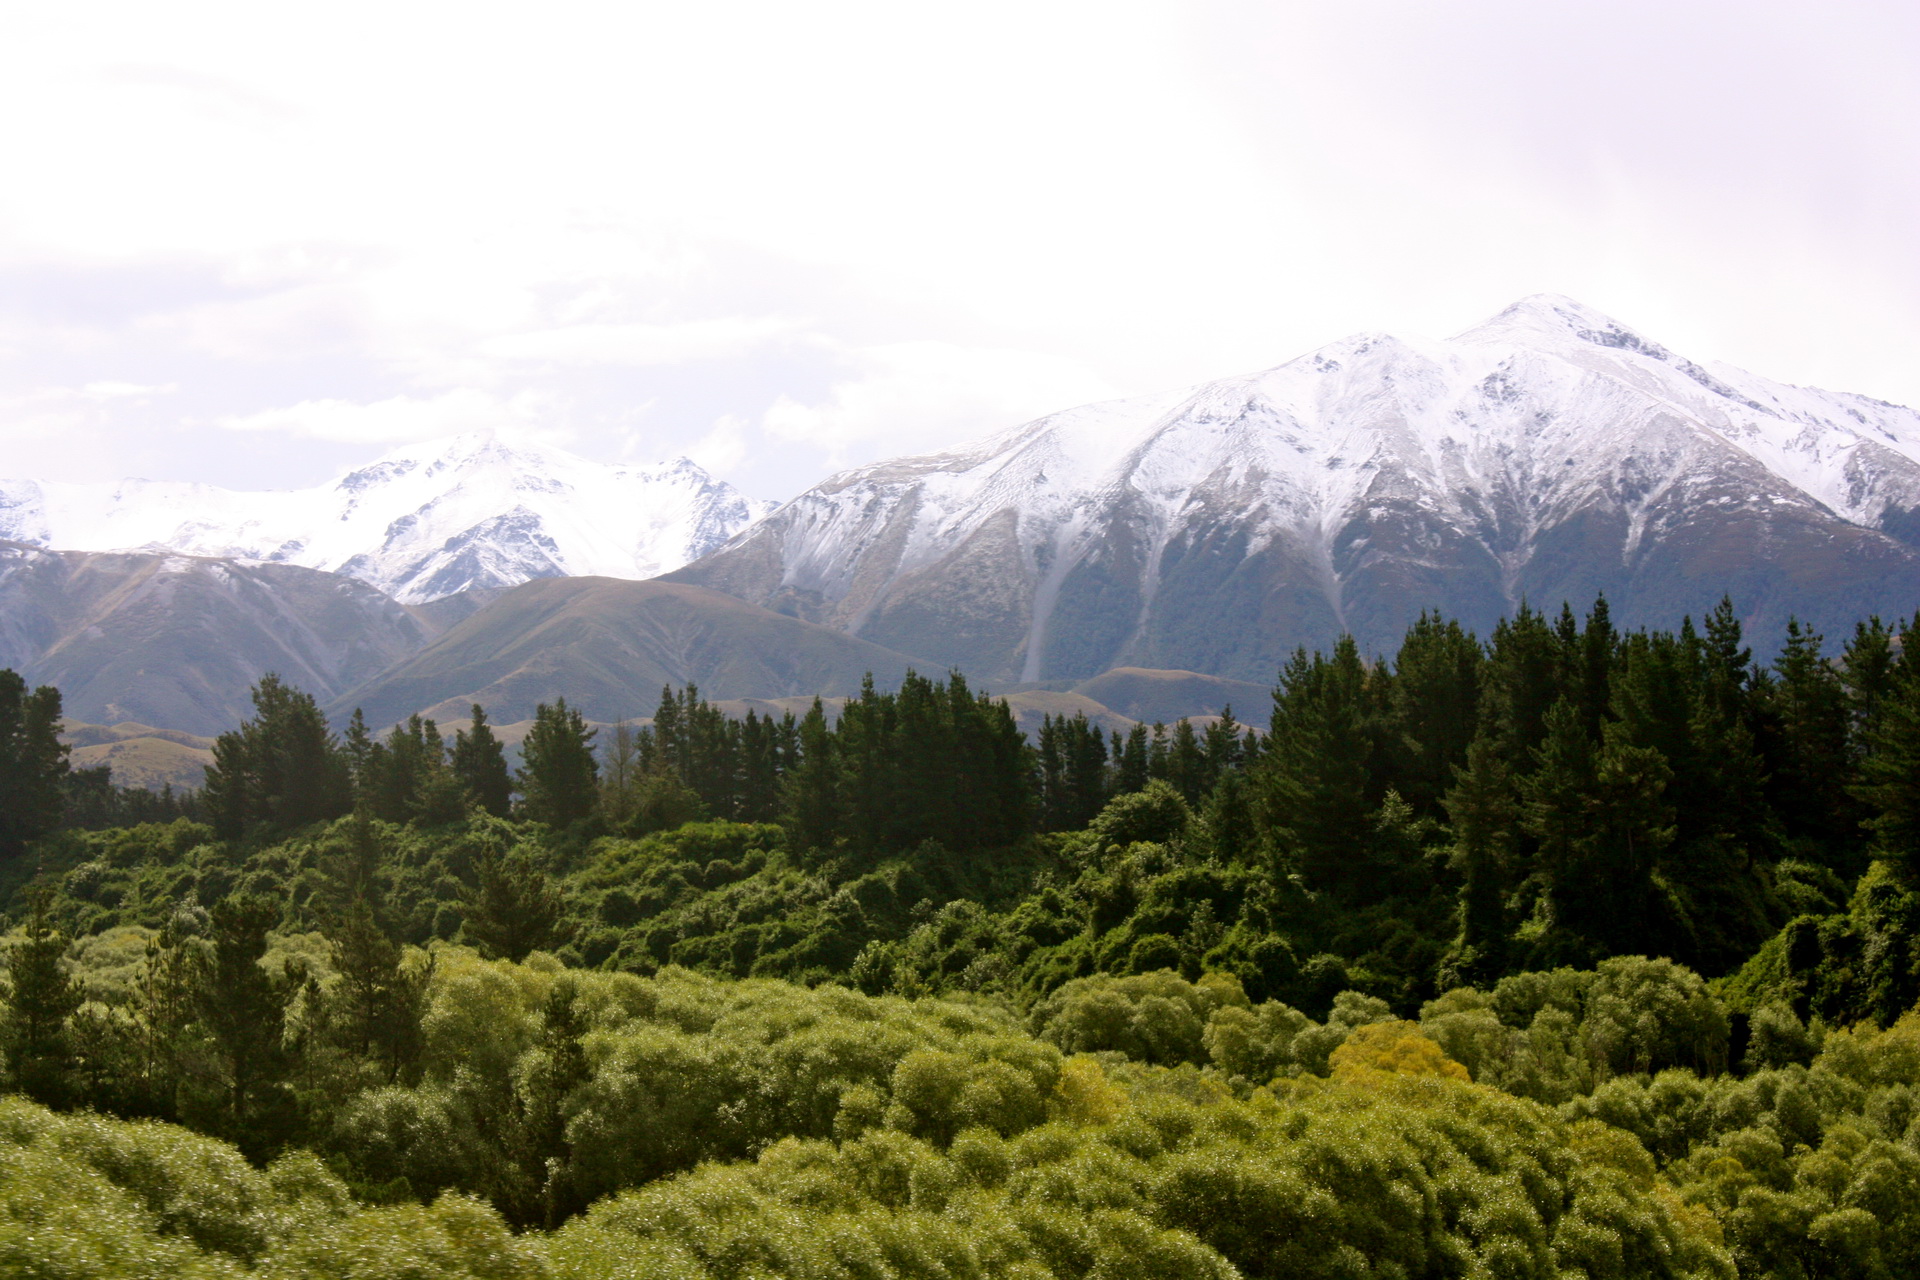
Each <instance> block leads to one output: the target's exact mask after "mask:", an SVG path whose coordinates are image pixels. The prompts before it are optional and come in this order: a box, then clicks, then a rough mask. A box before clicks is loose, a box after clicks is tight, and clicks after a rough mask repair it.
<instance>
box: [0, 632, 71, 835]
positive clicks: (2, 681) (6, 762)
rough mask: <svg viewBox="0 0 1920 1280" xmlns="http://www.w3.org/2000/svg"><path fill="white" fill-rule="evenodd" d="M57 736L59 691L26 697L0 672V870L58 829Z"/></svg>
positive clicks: (15, 677)
mask: <svg viewBox="0 0 1920 1280" xmlns="http://www.w3.org/2000/svg"><path fill="white" fill-rule="evenodd" d="M59 735H60V691H59V690H58V689H56V688H54V687H53V686H51V685H41V686H40V687H39V688H38V689H35V690H33V691H32V692H31V693H29V692H28V691H27V684H26V681H24V680H22V679H21V678H20V676H19V674H18V673H17V672H15V671H13V670H11V669H6V670H0V864H3V863H4V862H6V861H7V860H9V859H12V858H17V857H18V856H19V855H20V854H21V852H22V851H23V850H25V848H26V847H27V845H29V844H31V843H32V842H33V841H35V840H38V839H39V838H40V837H41V836H43V835H45V834H47V833H48V832H50V831H52V830H53V829H54V828H55V827H56V826H58V825H59V823H60V815H61V810H62V808H63V806H64V803H65V800H64V793H63V789H62V784H63V782H64V781H65V778H66V776H67V772H68V766H67V748H66V746H65V745H64V744H63V743H62V742H61V741H60V736H59Z"/></svg>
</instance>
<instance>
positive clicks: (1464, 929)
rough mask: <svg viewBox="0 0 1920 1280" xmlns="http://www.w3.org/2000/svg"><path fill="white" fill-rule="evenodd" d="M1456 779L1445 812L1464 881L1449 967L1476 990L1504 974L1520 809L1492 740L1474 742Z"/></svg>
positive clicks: (1455, 861)
mask: <svg viewBox="0 0 1920 1280" xmlns="http://www.w3.org/2000/svg"><path fill="white" fill-rule="evenodd" d="M1455 777H1456V779H1457V781H1456V782H1455V784H1454V787H1453V789H1452V790H1451V791H1449V792H1447V797H1446V809H1447V820H1448V822H1449V823H1450V824H1451V827H1452V830H1453V849H1452V854H1451V857H1450V858H1449V862H1450V864H1451V866H1452V867H1453V870H1454V872H1455V873H1456V874H1457V875H1459V877H1460V899H1459V909H1458V910H1459V921H1460V924H1459V933H1458V935H1456V937H1455V939H1454V944H1453V950H1452V952H1451V954H1450V955H1449V957H1448V960H1447V965H1448V968H1449V969H1451V971H1452V973H1453V975H1454V977H1453V981H1455V982H1457V983H1460V984H1472V983H1478V982H1483V981H1485V980H1487V979H1488V978H1490V977H1497V976H1499V975H1500V974H1501V973H1503V972H1504V971H1505V968H1506V946H1507V933H1508V922H1507V907H1506V902H1507V892H1508V890H1509V887H1510V885H1511V878H1512V874H1513V864H1514V858H1515V854H1516V849H1515V839H1514V838H1515V836H1516V834H1517V827H1518V820H1519V808H1518V802H1517V797H1516V796H1515V795H1514V791H1513V779H1512V776H1511V775H1510V774H1509V773H1508V771H1507V766H1506V763H1505V762H1504V761H1503V760H1501V759H1500V753H1499V752H1498V751H1497V750H1496V749H1495V748H1494V744H1493V739H1491V738H1488V737H1479V738H1475V739H1474V740H1473V743H1472V745H1470V746H1469V747H1468V748H1467V759H1466V763H1465V764H1464V765H1463V766H1460V767H1457V768H1456V769H1455Z"/></svg>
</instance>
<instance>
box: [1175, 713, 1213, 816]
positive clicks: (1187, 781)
mask: <svg viewBox="0 0 1920 1280" xmlns="http://www.w3.org/2000/svg"><path fill="white" fill-rule="evenodd" d="M1165 776H1166V779H1167V781H1168V782H1170V783H1172V784H1173V789H1174V790H1175V791H1178V792H1179V793H1180V796H1181V798H1182V799H1183V800H1185V801H1186V802H1187V803H1188V804H1190V805H1198V804H1199V803H1201V801H1203V800H1205V799H1206V797H1207V793H1208V792H1209V791H1211V790H1212V789H1213V780H1214V775H1213V771H1212V770H1211V769H1209V768H1208V767H1207V751H1206V748H1205V747H1203V746H1201V744H1200V735H1199V734H1197V733H1195V732H1194V731H1193V722H1192V721H1190V720H1186V719H1184V718H1183V719H1181V720H1180V721H1179V722H1178V723H1176V724H1175V725H1174V726H1173V737H1172V740H1171V741H1170V742H1169V743H1168V744H1167V763H1166V771H1165Z"/></svg>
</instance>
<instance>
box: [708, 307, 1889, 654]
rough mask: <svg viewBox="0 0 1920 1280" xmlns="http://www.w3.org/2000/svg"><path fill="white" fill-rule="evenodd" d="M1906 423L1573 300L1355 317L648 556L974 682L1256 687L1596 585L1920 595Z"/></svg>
mask: <svg viewBox="0 0 1920 1280" xmlns="http://www.w3.org/2000/svg"><path fill="white" fill-rule="evenodd" d="M1916 546H1920V414H1916V413H1915V412H1914V411H1913V410H1911V409H1905V408H1901V407H1899V406H1895V405H1889V404H1884V403H1882V402H1879V401H1876V400H1872V399H1869V398H1867V397H1864V396H1856V395H1849V394H1845V393H1836V392H1827V391H1820V390H1814V389H1810V388H1803V387H1795V386H1788V385H1784V384H1781V383H1775V382H1770V381H1768V380H1766V379H1764V378H1760V377H1757V376H1755V375H1752V374H1749V373H1745V372H1743V371H1741V370H1738V369H1733V368H1728V367H1725V366H1720V365H1708V366H1702V365H1699V364H1695V363H1693V362H1691V361H1688V360H1686V359H1684V358H1682V357H1680V356H1678V355H1676V354H1674V353H1673V352H1670V351H1668V350H1667V349H1666V348H1664V347H1662V346H1660V345H1659V344H1657V343H1654V342H1652V341H1651V340H1649V339H1647V338H1644V337H1642V336H1640V335H1638V334H1636V333H1634V332H1632V331H1631V330H1629V329H1627V328H1626V327H1624V326H1622V325H1620V324H1618V323H1617V322H1615V321H1613V320H1611V319H1609V318H1608V317H1606V316H1603V315H1600V314H1599V313H1597V312H1595V311H1592V310H1590V309H1588V308H1585V307H1583V306H1581V305H1580V304H1578V303H1576V302H1573V301H1571V300H1569V299H1565V298H1559V297H1552V296H1538V297H1532V298H1527V299H1524V300H1523V301H1521V302H1519V303H1517V304H1515V305H1514V306H1513V307H1511V308H1509V309H1508V310H1506V311H1505V312H1503V313H1501V314H1500V315H1499V316H1496V317H1495V318H1493V319H1492V320H1490V321H1488V322H1487V323H1485V324H1482V325H1480V326H1478V327H1476V328H1474V329H1471V330H1469V331H1468V332H1466V333H1463V334H1461V335H1459V336H1457V337H1456V338H1453V339H1451V340H1449V341H1445V342H1430V341H1411V340H1407V339H1402V338H1396V337H1392V336H1389V335H1385V334H1363V335H1358V336H1355V337H1350V338H1347V339H1344V340H1342V341H1339V342H1335V343H1332V344H1330V345H1329V346H1326V347H1323V348H1321V349H1320V350H1318V351H1314V352H1311V353H1309V354H1307V355H1305V356H1302V357H1300V358H1299V359H1296V360H1293V361H1290V362H1289V363H1287V364H1284V365H1281V366H1280V367H1278V368H1275V369H1270V370H1267V371H1265V372H1262V373H1256V374H1252V375H1248V376H1245V377H1238V378H1229V379H1225V380H1222V381H1219V382H1213V383H1208V384H1205V385H1203V386H1199V387H1195V388H1189V389H1187V390H1183V391H1178V392H1173V393H1169V394H1166V395H1160V396H1150V397H1144V398H1141V399H1134V400H1124V401H1117V402H1112V403H1107V404H1097V405H1090V406H1086V407H1084V408H1079V409H1072V410H1068V411H1066V412H1064V413H1058V414H1054V415H1052V416H1050V417H1046V418H1042V419H1040V420H1039V421H1036V422H1032V423H1029V424H1027V425H1025V426H1022V427H1019V428H1017V429H1015V430H1013V431H1010V432H1006V433H1004V434H1001V435H998V436H995V437H992V438H990V439H987V440H984V441H981V442H979V443H976V444H973V445H970V446H967V447H964V448H961V449H957V450H954V451H952V452H948V453H942V454H935V455H928V456H922V457H909V458H899V459H894V460H891V461H887V462H882V463H877V464H874V465H871V466H866V467H861V468H857V469H855V470H851V471H847V472H843V473H841V474H839V475H836V476H834V477H832V478H831V479H829V480H827V481H825V482H824V483H822V484H820V485H818V486H816V487H815V488H814V489H812V490H809V491H808V492H807V493H805V494H803V495H801V496H800V497H799V498H797V499H795V500H794V501H792V502H790V503H788V504H787V505H786V506H785V507H783V508H782V509H781V510H780V511H779V512H777V513H776V514H774V515H773V516H771V517H769V518H768V519H767V520H765V521H763V522H762V523H760V524H759V525H756V526H755V527H754V528H752V529H750V530H748V531H747V532H746V533H744V534H742V535H740V536H739V537H737V538H736V539H735V540H734V541H733V542H732V543H730V544H729V545H728V546H727V547H726V548H723V549H722V550H720V551H718V552H716V553H715V554H713V555H712V556H709V557H708V558H706V559H704V560H701V561H699V562H696V563H695V564H692V565H690V566H689V567H688V568H686V569H684V570H681V571H679V572H678V573H676V574H674V575H673V576H674V577H675V578H678V579H680V580H684V581H690V582H696V583H700V584H703V585H706V586H710V587H715V588H717V589H720V590H723V591H728V592H730V593H732V594H735V595H738V596H741V597H743V598H745V599H748V600H753V601H755V602H758V603H763V604H767V605H769V606H770V607H773V608H776V609H780V610H782V611H785V612H788V613H793V614H797V615H799V616H802V617H806V618H809V619H811V620H815V621H822V622H828V623H830V624H832V625H836V626H839V627H842V628H844V629H846V630H848V631H851V632H853V633H855V634H857V635H860V636H861V637H862V638H864V639H868V640H871V641H874V642H875V643H879V644H884V645H888V646H890V647H892V648H895V649H899V650H902V651H905V652H909V653H919V654H925V655H928V656H930V657H933V658H936V659H938V660H941V661H946V662H953V663H956V664H959V665H962V666H964V667H966V669H968V670H969V671H972V672H976V673H979V674H981V675H991V676H994V677H995V678H1000V679H1008V678H1016V679H1023V680H1039V679H1053V678H1062V677H1072V676H1082V675H1088V674H1092V673H1094V672H1097V671H1100V670H1104V669H1106V668H1108V667H1112V666H1118V665H1136V666H1142V667H1156V668H1187V669H1192V670H1197V671H1206V672H1212V673H1214V674H1218V675H1229V676H1237V677H1241V678H1246V679H1270V678H1271V677H1272V675H1273V672H1274V669H1275V667H1276V665H1277V664H1278V663H1279V662H1280V661H1282V660H1284V657H1285V655H1286V654H1287V653H1288V652H1290V651H1291V649H1292V648H1293V646H1295V645H1297V644H1308V645H1314V644H1324V643H1327V642H1328V641H1329V640H1331V639H1332V638H1333V637H1334V636H1335V635H1337V634H1338V633H1339V632H1340V631H1342V630H1346V631H1351V632H1353V633H1354V634H1355V635H1357V636H1358V637H1359V638H1360V639H1361V641H1362V642H1363V644H1366V645H1368V646H1369V647H1372V648H1375V649H1384V648H1390V647H1391V645H1392V644H1393V643H1394V642H1395V641H1396V640H1397V639H1398V636H1399V635H1400V633H1401V632H1402V631H1403V630H1404V628H1405V626H1406V624H1407V623H1408V622H1410V621H1411V620H1412V619H1413V618H1414V617H1415V616H1417V614H1418V612H1419V611H1420V610H1421V609H1422V608H1427V607H1437V608H1440V609H1443V610H1444V611H1445V612H1447V613H1449V614H1451V615H1454V616H1459V617H1461V618H1463V619H1464V620H1465V621H1467V622H1468V623H1469V624H1470V625H1473V626H1476V627H1478V628H1479V629H1480V630H1481V631H1482V633H1483V634H1484V632H1485V630H1486V629H1487V628H1488V627H1489V626H1490V625H1491V624H1492V623H1493V622H1494V621H1495V620H1496V619H1497V618H1498V617H1500V616H1501V615H1503V614H1505V613H1508V612H1510V611H1511V610H1512V609H1513V608H1514V607H1516V606H1517V605H1518V604H1519V603H1520V602H1521V601H1522V599H1529V600H1531V601H1532V602H1533V603H1534V604H1535V605H1536V606H1543V607H1546V608H1548V609H1552V610H1557V609H1558V607H1559V605H1560V603H1561V602H1562V601H1563V600H1571V601H1573V602H1574V603H1575V604H1576V605H1577V606H1584V605H1586V604H1588V603H1590V602H1591V601H1592V599H1593V597H1594V595H1595V594H1596V593H1597V592H1600V591H1604V592H1606V594H1607V595H1608V596H1609V598H1610V600H1611V601H1612V603H1613V605H1614V608H1615V612H1616V616H1620V615H1621V614H1624V615H1625V617H1626V618H1627V619H1628V620H1629V621H1647V622H1652V623H1657V624H1662V625H1671V623H1672V622H1673V621H1674V620H1675V618H1677V616H1678V614H1679V613H1680V612H1681V611H1683V610H1691V611H1693V612H1695V613H1698V612H1699V611H1700V610H1702V609H1704V608H1706V607H1708V606H1710V605H1711V604H1712V603H1713V602H1714V601H1715V600H1717V599H1718V598H1719V596H1720V595H1721V593H1722V592H1723V591H1725V592H1730V593H1731V594H1732V595H1733V596H1734V598H1735V599H1736V602H1737V603H1738V604H1739V606H1740V607H1741V608H1742V609H1743V610H1744V611H1745V612H1746V615H1747V617H1748V620H1749V621H1750V622H1751V623H1754V624H1757V625H1760V626H1762V627H1767V626H1774V625H1778V624H1780V623H1782V622H1784V620H1785V617H1786V615H1787V614H1788V613H1789V612H1797V613H1798V614H1799V616H1801V617H1802V618H1803V619H1810V620H1812V621H1814V622H1815V623H1816V624H1817V625H1822V626H1827V627H1829V628H1832V627H1838V626H1842V625H1846V626H1849V627H1850V623H1851V620H1852V619H1853V618H1854V617H1856V616H1859V615H1860V614H1862V613H1864V612H1866V611H1867V610H1869V609H1878V610H1881V611H1884V612H1889V613H1891V612H1899V611H1900V610H1902V609H1905V610H1911V609H1912V608H1913V607H1914V605H1915V604H1917V603H1920V551H1917V550H1916Z"/></svg>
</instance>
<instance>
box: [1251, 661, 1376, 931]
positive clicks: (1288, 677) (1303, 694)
mask: <svg viewBox="0 0 1920 1280" xmlns="http://www.w3.org/2000/svg"><path fill="white" fill-rule="evenodd" d="M1371 709H1372V708H1371V701H1370V699H1369V697H1368V688H1367V671H1366V668H1365V667H1364V666H1363V665H1362V664H1361V662H1360V652H1359V649H1358V648H1357V647H1356V646H1355V645H1354V642H1353V637H1351V636H1342V637H1341V638H1340V641H1339V643H1338V644H1337V645H1336V646H1335V647H1334V651H1333V654H1332V656H1331V657H1328V656H1325V655H1321V654H1314V655H1313V656H1312V657H1308V655H1307V652H1306V650H1304V649H1302V650H1300V651H1299V652H1298V653H1296V654H1295V655H1294V657H1293V659H1292V661H1290V662H1288V663H1287V666H1286V670H1285V671H1283V672H1282V673H1281V676H1280V687H1279V688H1278V689H1276V690H1275V691H1274V695H1273V728H1272V732H1271V733H1269V734H1268V736H1267V740H1266V749H1265V750H1264V751H1263V753H1262V754H1261V757H1260V761H1259V763H1258V765H1257V766H1256V772H1255V776H1254V791H1255V812H1256V814H1257V815H1258V816H1259V818H1260V820H1261V825H1262V827H1263V828H1264V829H1265V830H1267V831H1268V832H1270V833H1272V838H1273V840H1274V842H1275V844H1276V846H1277V847H1278V850H1279V851H1280V853H1281V854H1282V855H1283V856H1284V857H1285V858H1287V859H1288V860H1289V861H1290V862H1291V863H1292V864H1293V866H1294V867H1295V868H1297V869H1298V871H1299V872H1300V874H1301V875H1302V876H1303V877H1305V879H1306V881H1307V883H1308V885H1310V886H1311V887H1313V888H1316V889H1330V890H1332V891H1333V892H1334V893H1336V894H1338V895H1340V896H1341V897H1344V898H1347V899H1350V900H1357V899H1359V898H1363V897H1369V896H1372V895H1373V894H1374V893H1375V892H1376V891H1377V890H1378V888H1379V887H1380V885H1381V881H1380V878H1379V876H1378V874H1377V872H1378V871H1379V868H1377V867H1375V866H1374V865H1373V859H1372V848H1371V842H1370V840H1369V839H1368V834H1369V832H1370V830H1371V824H1370V823H1369V821H1368V819H1369V817H1370V814H1371V810H1372V807H1373V806H1372V805H1371V804H1370V803H1369V799H1368V795H1367V791H1368V784H1369V781H1370V773H1369V766H1370V764H1371V763H1372V755H1373V743H1374V727H1375V722H1374V717H1373V716H1372V715H1371Z"/></svg>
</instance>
